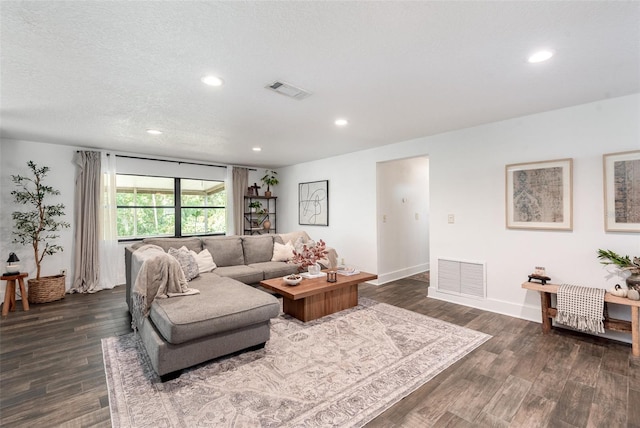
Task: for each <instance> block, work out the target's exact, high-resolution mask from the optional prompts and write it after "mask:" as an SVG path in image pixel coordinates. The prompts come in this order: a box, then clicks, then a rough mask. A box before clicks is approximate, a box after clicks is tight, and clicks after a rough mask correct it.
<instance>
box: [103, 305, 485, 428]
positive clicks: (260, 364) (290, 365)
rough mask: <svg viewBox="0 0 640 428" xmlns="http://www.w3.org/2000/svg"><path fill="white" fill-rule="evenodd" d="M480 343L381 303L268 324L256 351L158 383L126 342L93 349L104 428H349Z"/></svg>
mask: <svg viewBox="0 0 640 428" xmlns="http://www.w3.org/2000/svg"><path fill="white" fill-rule="evenodd" d="M489 338H490V336H488V335H486V334H484V333H480V332H477V331H474V330H470V329H467V328H464V327H459V326H456V325H453V324H449V323H446V322H443V321H440V320H436V319H433V318H429V317H426V316H424V315H420V314H418V313H415V312H410V311H407V310H404V309H401V308H397V307H395V306H390V305H387V304H384V303H377V302H375V301H373V300H369V299H363V298H361V299H360V304H359V305H358V306H357V307H355V308H352V309H349V310H346V311H342V312H339V313H337V314H333V315H330V316H327V317H324V318H321V319H319V320H316V321H312V322H308V323H306V324H305V323H302V322H300V321H298V320H296V319H293V318H291V317H289V316H287V315H281V316H280V317H278V318H276V319H274V320H272V324H271V339H270V340H269V342H268V343H267V345H266V347H265V348H264V349H261V350H258V351H253V352H246V353H242V354H240V355H236V356H232V357H229V358H222V359H218V360H214V361H211V362H208V363H205V364H202V365H199V366H197V367H194V368H192V369H189V370H186V371H185V372H184V373H183V374H182V375H181V376H180V377H179V378H177V379H174V380H171V381H168V382H165V383H161V382H160V380H159V378H158V377H157V376H156V375H155V373H154V372H153V369H152V368H151V365H150V364H149V362H148V359H147V358H148V357H147V356H146V353H144V351H142V349H141V345H140V344H139V342H138V339H137V337H136V336H135V335H134V334H133V333H131V334H128V335H125V336H120V337H110V338H107V339H103V341H102V350H103V355H104V365H105V372H106V377H107V384H108V387H109V404H110V407H111V420H112V424H113V426H114V427H159V426H162V427H196V426H211V427H329V426H334V427H335V426H340V427H359V426H362V425H364V424H366V423H367V422H369V421H370V420H372V419H373V418H375V417H376V416H378V415H379V414H380V413H382V412H383V411H384V410H386V409H387V408H389V407H390V406H392V405H393V404H395V403H396V402H398V401H399V400H401V399H402V398H403V397H405V396H407V395H408V394H410V393H411V392H412V391H414V390H415V389H416V388H418V387H419V386H421V385H423V384H424V383H425V382H427V381H429V380H430V379H432V378H433V377H434V376H435V375H437V374H438V373H440V372H441V371H442V370H444V369H446V368H447V367H449V366H450V365H451V364H453V363H454V362H456V361H457V360H459V359H460V358H462V357H464V356H465V355H466V354H467V353H469V352H471V351H472V350H473V349H475V348H476V347H477V346H479V345H480V344H482V343H483V342H484V341H486V340H487V339H489Z"/></svg>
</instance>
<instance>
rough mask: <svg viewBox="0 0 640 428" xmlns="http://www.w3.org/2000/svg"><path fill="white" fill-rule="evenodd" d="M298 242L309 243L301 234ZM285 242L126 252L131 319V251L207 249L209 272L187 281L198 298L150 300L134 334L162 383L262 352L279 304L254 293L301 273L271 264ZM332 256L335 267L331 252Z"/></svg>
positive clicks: (197, 243) (193, 243) (241, 240)
mask: <svg viewBox="0 0 640 428" xmlns="http://www.w3.org/2000/svg"><path fill="white" fill-rule="evenodd" d="M298 235H299V234H298ZM298 235H295V236H298ZM302 236H303V237H304V238H306V239H308V235H306V233H304V232H302ZM283 237H284V238H285V239H287V240H289V239H290V237H291V236H289V235H257V236H215V237H201V238H199V237H191V238H147V239H144V240H143V241H142V242H140V243H136V244H134V245H132V246H130V247H127V248H126V249H125V268H126V299H127V305H128V306H129V311H130V312H132V289H133V286H134V284H135V280H136V279H135V278H133V277H132V276H133V252H134V251H135V250H136V249H137V248H139V247H141V246H142V245H145V244H153V245H157V246H159V247H161V248H162V249H163V250H164V251H169V249H170V248H180V247H183V246H184V247H186V248H187V249H189V250H192V251H194V252H196V253H200V252H201V251H203V250H204V249H206V250H208V251H209V253H211V255H212V257H213V261H214V263H215V264H216V268H215V269H213V270H212V271H211V272H203V273H200V274H199V276H197V277H196V278H194V279H192V280H191V281H190V282H189V288H194V289H197V290H199V291H200V294H197V295H192V296H179V297H172V298H169V299H155V300H154V301H153V303H152V305H151V308H150V311H149V315H148V316H147V317H145V318H143V319H142V320H141V322H140V323H139V325H138V333H139V334H140V337H141V340H142V343H143V344H144V347H145V349H146V351H147V354H148V355H149V359H150V361H151V365H152V366H153V369H154V370H155V371H156V372H157V373H158V375H160V376H161V377H163V379H166V378H169V377H173V376H174V375H175V374H176V373H175V372H178V373H179V371H180V370H182V369H184V368H187V367H190V366H193V365H196V364H199V363H202V362H205V361H208V360H210V359H213V358H217V357H220V356H223V355H227V354H230V353H234V352H237V351H241V350H245V349H249V348H256V347H261V346H264V344H265V343H266V342H267V341H268V340H269V337H270V319H271V318H274V317H276V316H278V314H279V313H280V303H279V301H278V299H277V298H276V297H274V296H273V295H271V294H269V293H268V292H266V291H263V290H261V289H259V288H256V287H255V286H256V285H258V284H259V282H260V281H262V280H264V279H270V278H277V277H281V276H285V275H288V274H291V273H295V272H297V271H298V266H297V265H295V264H291V263H286V262H283V261H271V259H272V257H273V249H274V243H275V242H278V243H279V244H282V243H283ZM304 238H303V239H304ZM331 256H332V257H331V259H332V260H334V261H335V260H336V254H335V251H334V250H331ZM328 264H329V265H331V264H332V263H331V262H329V263H328Z"/></svg>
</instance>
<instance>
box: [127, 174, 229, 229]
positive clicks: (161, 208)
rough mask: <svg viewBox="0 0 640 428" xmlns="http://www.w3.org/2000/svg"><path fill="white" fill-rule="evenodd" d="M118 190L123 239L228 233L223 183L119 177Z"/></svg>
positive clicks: (137, 176)
mask: <svg viewBox="0 0 640 428" xmlns="http://www.w3.org/2000/svg"><path fill="white" fill-rule="evenodd" d="M116 187H117V192H116V193H117V194H116V198H117V199H116V200H117V204H118V238H120V239H137V238H144V237H149V236H189V235H214V234H224V233H225V232H226V191H225V187H224V182H221V181H210V180H192V179H184V178H166V177H149V176H139V175H124V174H118V175H117V176H116ZM176 195H179V197H176Z"/></svg>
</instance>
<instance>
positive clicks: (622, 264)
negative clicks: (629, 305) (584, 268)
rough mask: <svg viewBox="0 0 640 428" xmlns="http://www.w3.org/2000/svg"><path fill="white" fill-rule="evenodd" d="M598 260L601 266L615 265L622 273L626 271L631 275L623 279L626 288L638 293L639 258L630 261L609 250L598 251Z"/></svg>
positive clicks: (629, 258) (639, 283) (639, 276)
mask: <svg viewBox="0 0 640 428" xmlns="http://www.w3.org/2000/svg"><path fill="white" fill-rule="evenodd" d="M598 258H599V259H600V260H601V262H600V263H602V264H603V265H615V266H617V267H618V268H619V269H620V270H622V271H628V272H629V273H630V274H631V275H630V276H628V277H627V278H626V279H625V281H626V283H627V288H629V289H635V290H638V291H640V257H634V258H633V259H631V257H629V256H621V255H619V254H617V253H615V252H613V251H610V250H600V249H599V250H598Z"/></svg>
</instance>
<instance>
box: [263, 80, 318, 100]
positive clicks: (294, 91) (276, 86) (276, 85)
mask: <svg viewBox="0 0 640 428" xmlns="http://www.w3.org/2000/svg"><path fill="white" fill-rule="evenodd" d="M265 88H267V89H269V90H271V91H273V92H276V93H278V94H280V95H284V96H286V97H289V98H293V99H296V100H304V99H305V98H307V97H308V96H309V95H311V92H309V91H305V90H304V89H302V88H298V87H296V86H293V85H290V84H288V83H284V82H280V81H275V82H273V83H270V84H268V85H267V86H265Z"/></svg>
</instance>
